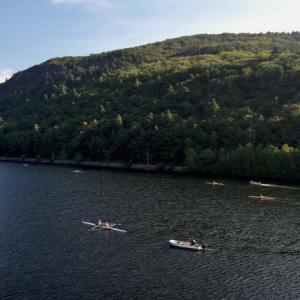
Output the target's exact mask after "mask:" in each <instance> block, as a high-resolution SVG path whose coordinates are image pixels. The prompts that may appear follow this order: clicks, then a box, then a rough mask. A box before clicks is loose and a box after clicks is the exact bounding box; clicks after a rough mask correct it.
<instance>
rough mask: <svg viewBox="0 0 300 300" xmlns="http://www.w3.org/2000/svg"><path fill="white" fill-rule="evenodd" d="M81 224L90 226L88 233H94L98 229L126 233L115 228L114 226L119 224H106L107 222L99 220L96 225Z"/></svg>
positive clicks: (84, 222) (83, 222) (89, 223)
mask: <svg viewBox="0 0 300 300" xmlns="http://www.w3.org/2000/svg"><path fill="white" fill-rule="evenodd" d="M81 223H82V224H86V225H89V226H92V228H91V229H89V231H95V230H99V229H103V230H112V231H118V232H124V233H126V232H127V231H126V230H123V229H119V228H115V226H118V225H121V224H115V223H108V222H102V221H101V220H99V221H98V223H97V224H96V223H92V222H86V221H81Z"/></svg>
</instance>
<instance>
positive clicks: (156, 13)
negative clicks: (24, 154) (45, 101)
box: [0, 0, 300, 82]
mask: <svg viewBox="0 0 300 300" xmlns="http://www.w3.org/2000/svg"><path fill="white" fill-rule="evenodd" d="M299 11H300V0H0V36H1V42H2V43H1V47H0V82H2V81H4V80H5V79H6V78H9V77H10V76H11V75H12V74H13V73H14V72H17V71H20V70H24V69H26V68H29V67H31V66H33V65H35V64H39V63H41V62H43V61H45V60H48V59H50V58H53V57H58V56H78V55H89V54H92V53H100V52H103V51H108V50H114V49H120V48H126V47H132V46H137V45H142V44H146V43H151V42H156V41H161V40H165V39H168V38H174V37H179V36H183V35H192V34H199V33H222V32H234V33H239V32H252V33H255V32H267V31H276V32H283V31H284V32H291V31H299V30H300V18H299V17H298V12H299Z"/></svg>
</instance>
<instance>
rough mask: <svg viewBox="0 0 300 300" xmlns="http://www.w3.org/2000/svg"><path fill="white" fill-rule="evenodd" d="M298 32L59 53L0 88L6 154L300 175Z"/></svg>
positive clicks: (1, 151) (0, 145)
mask: <svg viewBox="0 0 300 300" xmlns="http://www.w3.org/2000/svg"><path fill="white" fill-rule="evenodd" d="M299 141H300V33H299V32H295V33H290V34H287V33H267V34H237V35H235V34H221V35H202V34H201V35H195V36H190V37H182V38H177V39H172V40H166V41H164V42H159V43H154V44H149V45H145V46H140V47H135V48H130V49H124V50H118V51H112V52H107V53H102V54H96V55H90V56H87V57H64V58H55V59H51V60H49V61H46V62H45V63H42V64H40V65H37V66H34V67H32V68H30V69H28V70H26V71H23V72H19V73H17V74H15V75H14V76H13V77H12V78H11V79H10V80H8V81H7V82H6V83H4V84H1V85H0V155H2V156H14V157H15V156H18V157H21V156H23V157H40V158H51V159H64V158H68V159H75V160H78V161H79V160H99V161H102V160H104V161H123V162H128V163H131V162H141V163H145V162H146V159H147V157H148V160H149V163H152V164H161V165H163V164H166V165H175V164H176V165H186V166H188V167H189V168H190V169H193V170H197V171H200V172H202V173H206V174H223V175H234V176H248V177H253V178H254V177H269V178H279V179H289V180H295V181H300V144H299Z"/></svg>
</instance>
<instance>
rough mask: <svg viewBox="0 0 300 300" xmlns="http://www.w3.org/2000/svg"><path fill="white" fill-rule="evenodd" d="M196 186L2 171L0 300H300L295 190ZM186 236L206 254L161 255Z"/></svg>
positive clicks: (144, 178) (6, 167) (16, 168)
mask: <svg viewBox="0 0 300 300" xmlns="http://www.w3.org/2000/svg"><path fill="white" fill-rule="evenodd" d="M205 181H206V180H202V179H199V178H192V177H179V176H167V175H166V176H165V175H147V174H134V173H126V172H115V171H99V170H84V172H82V173H78V174H74V173H73V169H72V168H67V167H51V166H37V165H30V167H28V168H24V167H23V166H22V164H14V163H1V164H0V186H1V188H0V237H1V243H0V282H1V284H0V298H1V299H16V298H19V299H45V298H51V299H52V298H65V299H80V298H84V299H102V298H105V297H107V298H108V299H136V298H138V299H146V298H152V299H162V298H163V299H170V298H172V299H182V298H185V299H189V298H195V297H196V299H222V298H225V299H241V298H253V299H261V298H269V299H270V298H273V299H274V298H283V299H295V298H297V297H298V296H299V294H300V287H299V274H300V272H299V269H300V268H299V267H300V240H299V238H298V232H299V227H300V220H299V215H300V206H299V203H300V202H299V196H300V194H299V191H296V190H283V189H272V188H270V187H268V188H266V187H257V186H249V185H248V184H247V183H245V182H235V181H222V182H224V183H225V185H224V186H213V185H207V184H205ZM259 193H262V194H266V195H268V196H270V197H274V198H276V199H275V200H272V201H260V200H258V199H253V198H249V197H248V196H249V195H258V194H259ZM99 218H101V219H102V220H109V221H112V222H116V223H121V224H122V229H125V230H127V231H128V233H127V234H120V233H117V232H106V231H100V232H93V233H89V232H88V231H87V229H88V228H87V227H86V226H85V225H83V224H81V222H80V221H81V220H83V219H85V220H90V221H96V220H97V219H99ZM187 236H193V237H195V238H196V239H197V240H199V241H203V242H207V243H208V244H209V245H210V247H211V248H213V249H214V250H213V251H209V252H206V253H194V252H189V251H184V250H177V249H171V248H169V247H168V240H169V239H179V240H180V239H182V238H185V237H187Z"/></svg>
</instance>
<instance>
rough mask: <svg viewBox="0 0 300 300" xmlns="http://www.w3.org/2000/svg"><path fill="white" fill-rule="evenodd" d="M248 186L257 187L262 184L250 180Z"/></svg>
mask: <svg viewBox="0 0 300 300" xmlns="http://www.w3.org/2000/svg"><path fill="white" fill-rule="evenodd" d="M249 184H250V185H258V186H261V185H262V183H261V182H260V181H253V180H250V182H249Z"/></svg>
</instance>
